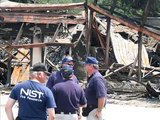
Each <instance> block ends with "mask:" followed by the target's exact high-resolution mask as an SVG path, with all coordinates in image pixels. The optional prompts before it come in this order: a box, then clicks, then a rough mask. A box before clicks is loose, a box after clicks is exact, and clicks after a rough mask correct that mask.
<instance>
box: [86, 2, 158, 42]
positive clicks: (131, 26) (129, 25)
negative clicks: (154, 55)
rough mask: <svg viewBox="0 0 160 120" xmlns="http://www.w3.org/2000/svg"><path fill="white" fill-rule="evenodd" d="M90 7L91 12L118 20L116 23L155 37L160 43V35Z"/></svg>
mask: <svg viewBox="0 0 160 120" xmlns="http://www.w3.org/2000/svg"><path fill="white" fill-rule="evenodd" d="M88 7H89V8H90V9H91V10H93V11H96V12H98V13H100V14H102V15H104V16H107V17H109V18H111V19H113V20H116V21H118V22H119V23H121V24H124V25H125V26H127V27H129V28H131V29H134V30H137V31H139V32H142V33H144V34H146V35H148V36H150V37H153V38H155V39H157V40H159V41H160V37H159V36H160V35H159V34H156V33H154V32H152V31H149V30H148V29H146V28H141V27H139V26H137V25H135V24H133V23H130V22H128V21H126V20H123V19H121V18H118V17H116V16H113V15H111V14H109V13H107V12H106V11H104V10H102V9H101V8H99V7H97V6H94V5H93V4H90V5H88Z"/></svg>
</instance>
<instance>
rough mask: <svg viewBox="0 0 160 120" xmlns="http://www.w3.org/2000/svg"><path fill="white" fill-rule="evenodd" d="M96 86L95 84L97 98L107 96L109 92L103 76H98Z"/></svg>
mask: <svg viewBox="0 0 160 120" xmlns="http://www.w3.org/2000/svg"><path fill="white" fill-rule="evenodd" d="M94 86H95V90H96V97H97V98H99V97H106V94H107V92H106V91H107V90H106V87H105V82H104V79H102V78H101V77H96V78H95V83H94Z"/></svg>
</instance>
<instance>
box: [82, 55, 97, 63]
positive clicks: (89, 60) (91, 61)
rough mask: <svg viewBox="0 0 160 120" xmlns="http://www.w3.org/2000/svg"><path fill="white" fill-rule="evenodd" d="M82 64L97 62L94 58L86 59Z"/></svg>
mask: <svg viewBox="0 0 160 120" xmlns="http://www.w3.org/2000/svg"><path fill="white" fill-rule="evenodd" d="M83 64H98V60H97V59H96V58H95V57H87V60H86V61H85V62H83Z"/></svg>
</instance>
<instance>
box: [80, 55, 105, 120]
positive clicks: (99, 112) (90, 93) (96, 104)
mask: <svg viewBox="0 0 160 120" xmlns="http://www.w3.org/2000/svg"><path fill="white" fill-rule="evenodd" d="M84 67H85V69H86V71H87V73H88V84H87V87H86V90H85V95H86V98H87V107H86V108H84V109H83V115H84V114H85V112H88V113H89V114H86V115H85V116H87V120H105V119H104V114H103V111H104V109H103V108H104V107H105V104H106V94H107V92H106V87H105V79H104V78H103V76H102V75H101V74H100V72H99V71H98V68H99V66H98V61H97V59H96V58H94V57H88V58H87V60H86V62H85V63H84Z"/></svg>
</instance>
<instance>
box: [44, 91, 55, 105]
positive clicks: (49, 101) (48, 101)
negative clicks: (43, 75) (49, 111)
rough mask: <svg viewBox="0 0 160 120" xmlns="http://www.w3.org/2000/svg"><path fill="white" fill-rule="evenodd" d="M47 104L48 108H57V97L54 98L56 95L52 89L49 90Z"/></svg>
mask: <svg viewBox="0 0 160 120" xmlns="http://www.w3.org/2000/svg"><path fill="white" fill-rule="evenodd" d="M46 106H47V108H56V103H55V99H54V96H53V94H52V92H51V91H50V90H48V94H47V105H46Z"/></svg>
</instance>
